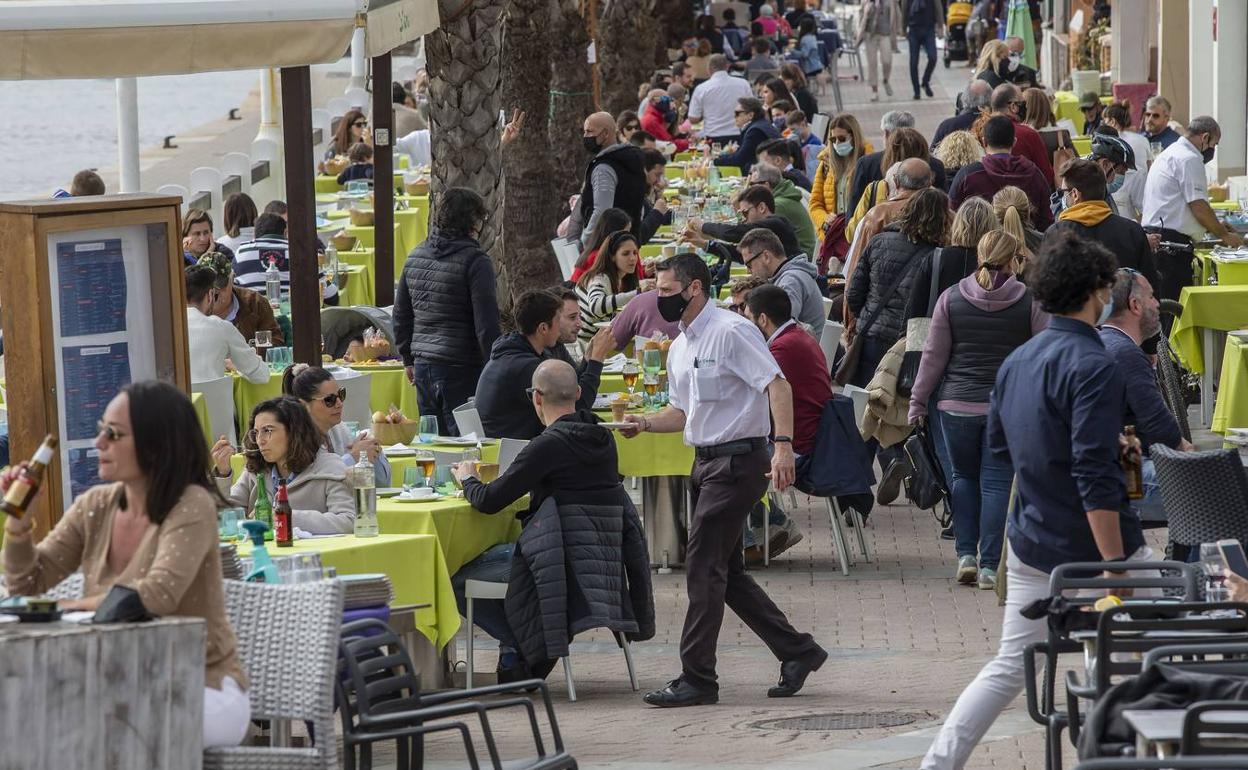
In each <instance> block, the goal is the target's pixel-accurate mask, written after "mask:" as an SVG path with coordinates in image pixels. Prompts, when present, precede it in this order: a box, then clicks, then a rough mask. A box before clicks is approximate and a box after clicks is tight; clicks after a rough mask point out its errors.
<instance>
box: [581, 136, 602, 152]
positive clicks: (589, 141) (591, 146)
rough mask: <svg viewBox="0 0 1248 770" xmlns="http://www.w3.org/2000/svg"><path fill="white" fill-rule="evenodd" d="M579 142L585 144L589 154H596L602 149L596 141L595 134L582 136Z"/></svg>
mask: <svg viewBox="0 0 1248 770" xmlns="http://www.w3.org/2000/svg"><path fill="white" fill-rule="evenodd" d="M581 144H583V145H585V149H586V150H588V151H589V154H590V155H597V154H598V153H599V152H600V151H601V150H602V145H601V144H599V143H598V137H596V136H582V137H581Z"/></svg>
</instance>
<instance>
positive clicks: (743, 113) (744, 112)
mask: <svg viewBox="0 0 1248 770" xmlns="http://www.w3.org/2000/svg"><path fill="white" fill-rule="evenodd" d="M732 114H733V115H748V114H749V110H733V111H732Z"/></svg>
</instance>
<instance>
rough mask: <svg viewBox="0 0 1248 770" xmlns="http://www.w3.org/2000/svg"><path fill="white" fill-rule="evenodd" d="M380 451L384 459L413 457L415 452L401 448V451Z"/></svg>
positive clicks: (392, 449) (390, 448)
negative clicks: (384, 456)
mask: <svg viewBox="0 0 1248 770" xmlns="http://www.w3.org/2000/svg"><path fill="white" fill-rule="evenodd" d="M382 451H384V452H385V453H386V457H415V456H416V450H415V449H412V448H411V447H403V448H402V449H395V448H393V447H386V448H385V449H384V450H382Z"/></svg>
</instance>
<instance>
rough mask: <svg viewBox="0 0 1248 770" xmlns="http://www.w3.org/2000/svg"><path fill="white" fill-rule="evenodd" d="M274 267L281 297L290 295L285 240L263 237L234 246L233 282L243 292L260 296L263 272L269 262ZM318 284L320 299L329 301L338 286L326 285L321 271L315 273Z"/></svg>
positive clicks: (335, 293) (288, 263) (287, 250)
mask: <svg viewBox="0 0 1248 770" xmlns="http://www.w3.org/2000/svg"><path fill="white" fill-rule="evenodd" d="M270 262H273V263H276V265H277V270H278V273H279V274H281V276H282V294H283V296H289V295H290V242H289V241H287V240H286V239H285V238H282V237H279V236H274V235H265V236H262V237H260V238H256V239H255V240H254V241H249V242H247V243H244V244H242V245H241V246H239V247H238V252H237V253H236V254H235V255H234V283H236V284H238V285H239V286H242V287H243V288H245V289H251V290H253V291H257V292H260V293H261V294H264V289H265V285H264V284H265V271H266V270H268V268H269V263H270ZM318 277H319V278H320V281H321V287H322V291H321V296H322V297H323V298H324V299H332V298H333V297H336V296H338V286H337V284H335V283H334V282H333V281H330V282H328V283H326V276H325V273H324V272H323V271H321V272H319V273H318Z"/></svg>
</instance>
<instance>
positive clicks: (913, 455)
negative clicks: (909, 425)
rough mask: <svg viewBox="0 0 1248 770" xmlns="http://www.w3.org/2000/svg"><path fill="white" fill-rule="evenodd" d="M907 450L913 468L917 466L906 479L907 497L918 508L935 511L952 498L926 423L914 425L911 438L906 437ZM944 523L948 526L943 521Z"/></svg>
mask: <svg viewBox="0 0 1248 770" xmlns="http://www.w3.org/2000/svg"><path fill="white" fill-rule="evenodd" d="M905 450H906V457H908V458H909V459H910V467H911V468H913V469H914V472H913V473H911V474H910V475H909V476H908V477H907V478H906V480H905V487H906V497H907V498H908V499H909V500H910V502H912V503H914V505H915V506H916V507H918V508H925V509H931V510H932V511H935V509H936V506H938V505H940V504H941V503H942V502H945V500H946V499H947V498H948V497H949V485H948V483H947V482H946V481H945V472H944V470H942V469H941V467H940V460H939V459H938V458H937V457H936V448H935V447H934V446H933V445H932V439H931V436H930V434H929V433H928V431H927V426H926V425H917V426H915V428H914V432H913V433H911V434H910V438H908V439H906V443H905ZM946 515H948V507H947V506H946ZM941 525H942V526H947V524H946V522H943V521H942V522H941Z"/></svg>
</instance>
